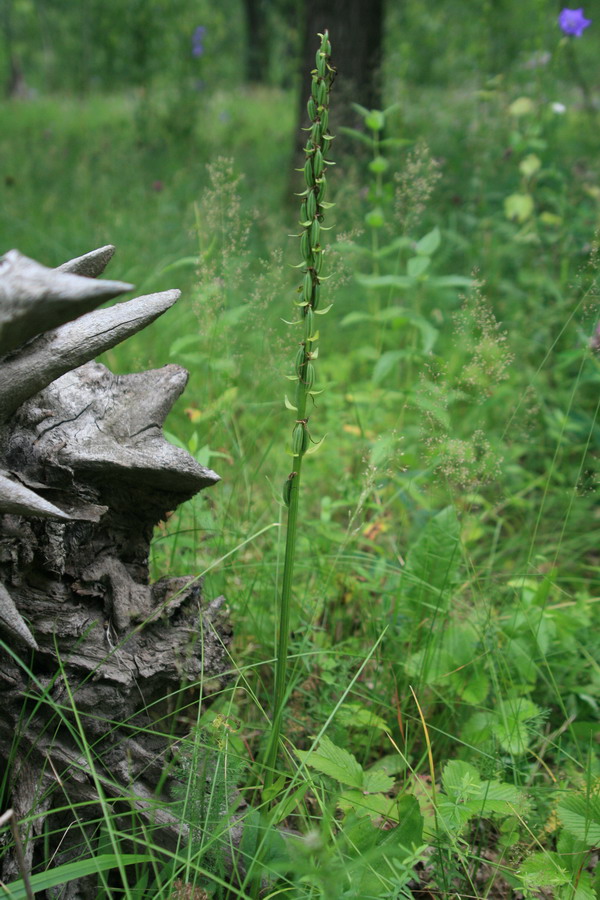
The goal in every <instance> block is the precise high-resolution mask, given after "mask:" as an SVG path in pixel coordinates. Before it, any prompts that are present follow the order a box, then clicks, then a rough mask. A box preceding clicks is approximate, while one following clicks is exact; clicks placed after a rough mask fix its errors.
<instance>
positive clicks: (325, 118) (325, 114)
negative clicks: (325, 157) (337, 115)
mask: <svg viewBox="0 0 600 900" xmlns="http://www.w3.org/2000/svg"><path fill="white" fill-rule="evenodd" d="M319 118H320V119H321V128H322V129H323V133H325V132H326V131H327V126H328V125H329V110H328V109H327V107H325V108H323V109H322V110H321V112H320V113H319Z"/></svg>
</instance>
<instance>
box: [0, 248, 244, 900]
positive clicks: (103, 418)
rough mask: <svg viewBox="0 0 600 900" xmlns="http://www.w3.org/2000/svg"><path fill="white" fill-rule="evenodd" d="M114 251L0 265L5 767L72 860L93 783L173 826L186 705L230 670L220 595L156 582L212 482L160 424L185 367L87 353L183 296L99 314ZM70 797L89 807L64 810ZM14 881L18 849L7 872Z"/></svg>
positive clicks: (116, 804) (38, 822)
mask: <svg viewBox="0 0 600 900" xmlns="http://www.w3.org/2000/svg"><path fill="white" fill-rule="evenodd" d="M111 256H112V248H110V247H108V248H101V249H100V250H98V251H94V252H93V253H91V254H87V255H86V256H83V257H79V258H78V259H76V260H71V261H70V262H69V263H65V264H64V265H63V266H61V267H60V268H59V269H46V268H45V267H43V266H40V265H39V264H38V263H34V262H33V261H31V260H27V259H26V258H25V257H22V256H20V254H18V253H17V252H16V251H11V253H9V254H7V255H6V256H5V257H3V258H2V259H1V260H0V348H1V352H2V353H3V354H4V355H3V356H2V357H1V358H0V638H2V639H3V640H4V641H5V644H6V645H5V649H4V650H0V690H1V691H2V697H3V703H4V708H3V715H2V717H1V718H0V767H2V766H3V765H4V767H8V769H9V770H10V773H11V775H10V791H6V790H5V793H9V792H10V794H11V797H10V799H11V802H12V805H13V807H14V808H15V809H16V811H17V813H18V814H19V816H20V817H25V816H29V817H31V816H33V822H32V824H31V827H30V835H29V836H30V837H32V836H35V834H36V833H39V831H40V830H41V828H42V824H44V827H45V828H46V830H47V834H49V835H50V837H49V841H50V847H51V848H52V847H56V848H58V847H59V845H60V851H61V853H63V854H65V853H66V854H67V855H69V854H70V853H71V852H75V848H76V847H77V846H79V845H81V843H82V841H83V840H84V838H85V839H88V840H89V839H90V836H91V835H92V833H93V830H94V829H93V827H92V826H91V825H89V824H88V823H90V822H92V820H94V818H97V817H98V815H99V813H100V806H99V791H101V792H102V793H103V794H104V796H105V798H106V802H107V803H109V805H110V808H111V809H113V810H115V809H117V810H119V809H120V810H125V809H128V810H129V811H131V809H132V808H133V809H135V810H137V813H138V815H139V817H140V819H139V821H140V822H141V827H143V825H144V822H145V823H146V827H147V826H149V823H150V822H151V821H152V822H154V823H158V824H160V825H162V827H163V839H164V840H168V834H169V833H171V837H174V836H175V835H176V826H175V824H174V823H173V822H170V821H169V816H168V815H167V814H166V813H165V812H164V809H163V810H158V811H157V810H156V809H154V810H153V811H152V810H151V807H152V806H153V798H154V797H155V794H156V789H157V786H158V785H159V784H163V782H164V778H163V775H162V773H163V769H164V767H165V764H166V762H167V760H166V758H165V755H166V754H167V752H168V748H169V744H170V742H172V738H173V737H174V736H175V735H176V734H177V733H178V731H179V730H180V726H179V725H178V723H177V711H178V710H179V709H180V708H181V707H183V706H185V704H190V703H192V704H193V703H197V702H198V694H199V685H200V684H201V683H202V684H203V691H204V694H206V692H207V686H208V682H209V681H210V682H211V684H212V686H213V689H214V688H215V687H218V686H219V685H220V684H222V682H223V679H224V677H225V673H226V671H227V668H228V665H227V654H226V645H227V643H228V641H229V638H230V633H229V626H228V623H227V619H226V615H225V612H224V608H223V598H217V599H216V600H214V601H213V602H211V603H208V604H207V603H205V602H204V601H203V600H202V595H201V585H200V582H199V580H198V579H193V578H187V577H184V578H177V577H171V576H169V577H167V578H163V579H161V580H160V581H158V582H157V583H155V584H149V580H148V551H149V543H150V539H151V537H152V531H153V528H154V526H155V525H156V524H157V523H158V522H159V521H160V520H161V519H162V518H164V517H165V515H166V513H167V512H168V511H169V510H173V509H174V508H175V507H176V506H177V505H178V504H180V503H181V502H182V501H184V500H186V499H188V498H190V497H191V496H193V495H194V494H195V493H197V492H198V491H200V490H202V489H203V488H205V487H208V486H209V485H211V484H214V483H215V482H216V481H217V480H218V476H217V475H216V474H215V473H214V472H212V471H211V470H210V469H206V468H204V467H202V466H200V465H198V464H197V463H196V461H195V460H194V459H193V458H192V457H191V456H190V455H189V454H187V453H186V452H184V451H182V450H180V449H178V448H176V447H173V446H172V445H171V444H169V443H168V442H167V441H166V440H165V438H164V437H163V435H162V425H163V422H164V420H165V417H166V415H167V414H168V412H169V410H170V408H171V406H172V404H173V403H174V401H175V400H176V399H177V397H178V396H179V395H180V394H181V392H182V390H183V388H184V387H185V384H186V381H187V373H186V372H185V370H184V369H181V368H180V367H179V366H174V365H169V366H165V367H164V368H163V369H158V370H155V371H151V372H143V373H140V374H136V375H126V376H115V375H112V374H111V373H110V372H109V371H108V370H107V369H106V368H105V367H104V366H101V365H98V364H97V363H94V362H89V361H88V360H91V359H92V358H93V357H94V356H96V355H97V354H98V353H100V352H101V351H102V350H105V349H107V348H109V347H112V346H114V345H115V344H116V343H118V342H119V341H121V340H123V339H124V338H125V337H127V336H128V335H130V334H133V333H134V332H135V331H138V330H140V329H141V328H143V327H144V326H145V325H146V324H148V323H149V322H151V321H153V320H154V319H155V318H156V317H157V316H159V315H161V314H162V313H163V312H164V311H165V310H166V309H168V308H169V307H170V306H171V305H172V304H173V303H174V302H175V301H176V300H177V298H178V296H179V292H177V291H167V292H165V293H163V294H152V295H150V296H148V297H140V298H137V299H136V300H130V301H129V302H127V303H122V304H119V305H117V306H114V307H111V308H109V309H105V310H100V311H96V312H92V311H91V310H93V309H94V307H95V306H97V305H98V304H99V303H100V302H102V301H103V300H105V299H107V298H109V297H113V296H115V295H116V294H118V293H121V292H122V291H124V290H127V289H128V288H129V285H125V284H122V283H121V282H106V281H100V282H96V281H93V280H91V278H89V277H87V276H93V277H95V276H96V275H98V274H100V273H101V272H102V270H103V268H104V265H106V263H107V262H108V260H109V259H110V257H111ZM82 363H84V364H83V365H82ZM190 688H191V690H190ZM184 697H185V702H184V700H183V699H182V698H184ZM86 743H87V744H88V745H91V747H92V751H91V756H90V755H86V753H85V752H84V746H85V744H86ZM163 787H164V785H163ZM57 789H58V790H59V793H60V795H61V796H60V797H59V796H57V794H56V790H57ZM66 798H68V800H67V799H66ZM5 799H8V798H5ZM67 803H68V804H71V803H81V804H83V805H82V806H81V807H80V808H79V810H78V812H77V813H76V814H75V813H73V812H71V811H69V810H68V809H67V810H66V811H63V812H61V813H57V812H56V811H55V810H56V809H57V807H60V806H61V805H62V806H65V805H67ZM53 810H54V812H53ZM77 820H78V824H77ZM65 829H67V830H66V834H65ZM82 831H83V833H82ZM165 835H167V837H165ZM47 840H48V838H47ZM34 849H35V841H34V840H32V839H30V840H29V841H28V842H27V846H26V854H27V861H28V864H29V865H31V863H32V861H33V858H34V857H33V854H34ZM16 874H17V873H16V868H15V863H14V860H13V859H12V857H11V856H10V854H9V855H8V856H7V857H6V859H5V863H4V872H3V877H4V879H8V880H10V878H11V877H14V876H15V875H16ZM90 890H92V892H93V888H90V889H88V887H86V882H81V883H79V882H76V883H73V885H72V886H71V887H70V888H69V889H68V893H67V894H66V895H61V896H69V897H73V898H74V897H81V898H84V897H87V896H92V893H90Z"/></svg>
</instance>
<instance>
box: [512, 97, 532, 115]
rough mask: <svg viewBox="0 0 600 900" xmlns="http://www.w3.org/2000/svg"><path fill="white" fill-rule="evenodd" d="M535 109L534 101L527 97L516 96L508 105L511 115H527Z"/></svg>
mask: <svg viewBox="0 0 600 900" xmlns="http://www.w3.org/2000/svg"><path fill="white" fill-rule="evenodd" d="M534 110H535V103H534V102H533V100H530V99H529V97H518V98H517V99H516V100H513V102H512V103H511V104H510V106H509V107H508V111H509V113H510V114H511V116H516V117H517V118H520V117H521V116H529V115H531V113H532V112H533V111H534Z"/></svg>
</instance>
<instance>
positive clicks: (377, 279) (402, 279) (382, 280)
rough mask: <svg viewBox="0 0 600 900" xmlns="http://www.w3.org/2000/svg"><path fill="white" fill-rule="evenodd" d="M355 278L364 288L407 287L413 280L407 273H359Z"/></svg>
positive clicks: (411, 285) (412, 283)
mask: <svg viewBox="0 0 600 900" xmlns="http://www.w3.org/2000/svg"><path fill="white" fill-rule="evenodd" d="M355 277H356V280H357V282H358V283H359V284H362V286H363V287H366V288H391V287H395V288H409V287H413V285H414V281H413V279H412V278H409V277H408V275H360V274H357V275H356V276H355Z"/></svg>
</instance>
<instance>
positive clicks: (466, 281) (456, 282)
mask: <svg viewBox="0 0 600 900" xmlns="http://www.w3.org/2000/svg"><path fill="white" fill-rule="evenodd" d="M473 283H474V282H473V279H472V278H467V276H466V275H435V276H434V277H433V278H432V279H431V281H430V284H432V285H434V286H435V287H458V288H469V287H472V286H473Z"/></svg>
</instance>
